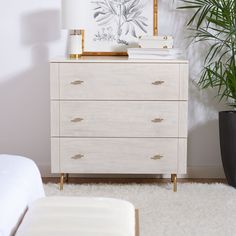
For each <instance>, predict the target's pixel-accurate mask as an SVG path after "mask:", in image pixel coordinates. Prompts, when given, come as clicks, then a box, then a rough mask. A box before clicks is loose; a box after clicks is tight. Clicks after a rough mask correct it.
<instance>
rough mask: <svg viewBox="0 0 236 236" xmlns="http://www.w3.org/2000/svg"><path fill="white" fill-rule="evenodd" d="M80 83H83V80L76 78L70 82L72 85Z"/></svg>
mask: <svg viewBox="0 0 236 236" xmlns="http://www.w3.org/2000/svg"><path fill="white" fill-rule="evenodd" d="M82 83H84V81H82V80H76V81H73V82H71V84H73V85H79V84H82Z"/></svg>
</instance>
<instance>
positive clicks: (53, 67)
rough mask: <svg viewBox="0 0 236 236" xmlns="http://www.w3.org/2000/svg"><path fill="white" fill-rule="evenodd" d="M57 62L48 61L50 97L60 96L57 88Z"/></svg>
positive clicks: (56, 97)
mask: <svg viewBox="0 0 236 236" xmlns="http://www.w3.org/2000/svg"><path fill="white" fill-rule="evenodd" d="M59 87H60V86H59V64H57V63H50V98H51V99H58V98H59V97H60V88H59Z"/></svg>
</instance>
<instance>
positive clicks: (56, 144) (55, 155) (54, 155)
mask: <svg viewBox="0 0 236 236" xmlns="http://www.w3.org/2000/svg"><path fill="white" fill-rule="evenodd" d="M60 170H61V169H60V139H59V138H51V171H52V173H60Z"/></svg>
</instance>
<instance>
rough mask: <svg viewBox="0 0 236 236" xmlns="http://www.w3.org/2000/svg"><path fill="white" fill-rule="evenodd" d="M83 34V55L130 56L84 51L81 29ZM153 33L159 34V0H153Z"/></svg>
mask: <svg viewBox="0 0 236 236" xmlns="http://www.w3.org/2000/svg"><path fill="white" fill-rule="evenodd" d="M80 32H81V34H82V48H83V53H82V56H128V54H127V52H84V39H85V33H84V30H80ZM153 35H154V36H157V35H158V0H153Z"/></svg>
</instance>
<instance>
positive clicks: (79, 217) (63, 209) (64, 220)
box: [16, 197, 138, 236]
mask: <svg viewBox="0 0 236 236" xmlns="http://www.w3.org/2000/svg"><path fill="white" fill-rule="evenodd" d="M52 235H57V236H65V235H68V236H78V235H82V236H95V235H96V236H135V235H136V236H137V235H138V225H137V224H136V221H135V208H134V206H133V205H132V204H131V203H129V202H126V201H123V200H118V199H110V198H84V197H47V198H42V199H40V200H38V201H36V202H34V203H32V204H31V205H30V206H29V209H28V212H27V213H26V215H25V217H24V220H23V222H22V224H21V225H20V228H19V229H18V231H17V234H16V236H52Z"/></svg>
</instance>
